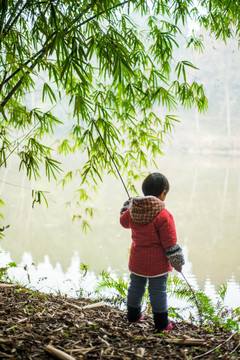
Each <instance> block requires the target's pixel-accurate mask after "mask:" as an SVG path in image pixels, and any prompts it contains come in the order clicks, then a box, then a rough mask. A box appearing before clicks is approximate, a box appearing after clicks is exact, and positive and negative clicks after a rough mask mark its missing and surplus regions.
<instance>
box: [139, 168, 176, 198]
mask: <svg viewBox="0 0 240 360" xmlns="http://www.w3.org/2000/svg"><path fill="white" fill-rule="evenodd" d="M169 189H170V185H169V182H168V179H167V178H166V177H165V176H164V175H163V174H160V173H157V172H155V173H152V174H149V175H148V176H147V177H146V179H145V180H144V181H143V183H142V191H143V194H144V195H145V196H147V195H152V196H156V197H158V196H159V195H161V194H162V192H163V191H164V190H165V191H166V193H168V191H169Z"/></svg>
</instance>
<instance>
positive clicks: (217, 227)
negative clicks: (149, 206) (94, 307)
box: [0, 154, 240, 299]
mask: <svg viewBox="0 0 240 360" xmlns="http://www.w3.org/2000/svg"><path fill="white" fill-rule="evenodd" d="M158 167H159V170H160V171H162V172H163V173H165V174H166V175H167V177H168V178H169V181H170V185H171V189H170V192H169V194H168V197H167V199H166V204H167V207H168V209H169V210H170V211H171V212H172V214H173V215H174V218H175V222H176V227H177V233H178V238H179V243H180V244H181V245H182V246H183V247H184V249H185V254H186V257H187V264H188V265H187V268H186V270H185V271H186V272H187V274H188V275H189V276H192V279H193V278H194V279H196V282H197V284H198V285H199V286H200V287H202V288H203V287H204V286H206V284H207V282H208V281H210V283H211V284H212V285H214V286H216V285H220V284H222V283H225V282H228V283H229V284H230V285H231V286H232V287H234V286H235V290H234V291H235V294H236V289H237V291H238V293H240V291H239V285H238V284H239V282H240V263H239V253H240V242H239V238H238V236H239V233H240V222H239V217H240V205H239V198H240V197H239V195H240V187H239V184H240V181H239V180H240V179H239V177H240V169H239V158H238V157H233V158H231V157H222V156H221V157H220V156H219V157H218V156H206V155H203V156H191V155H186V156H185V155H176V154H169V155H166V156H165V157H162V158H160V159H159V161H158ZM153 170H154V169H153ZM1 174H3V170H2V171H1ZM1 180H3V181H4V182H1V183H0V191H1V194H0V196H1V198H2V199H3V200H4V202H5V203H6V207H5V208H4V216H5V222H4V223H5V224H10V228H9V229H7V230H6V231H5V237H4V239H3V240H2V241H1V248H2V249H3V250H4V253H5V254H6V253H7V254H9V256H10V257H11V259H12V260H14V261H15V262H17V263H18V264H22V265H23V262H24V257H23V255H24V254H25V253H29V254H31V259H32V261H33V262H34V263H35V265H36V266H38V265H39V264H45V265H46V256H47V257H48V259H49V263H50V264H51V267H52V268H55V267H56V266H60V267H61V271H62V272H63V273H66V272H67V271H68V270H69V268H71V264H72V261H73V259H74V257H75V256H76V254H77V256H79V259H80V262H83V263H85V264H87V265H88V266H89V267H90V269H91V271H93V272H95V273H97V272H99V271H101V270H103V269H108V268H111V269H112V271H114V272H115V273H117V274H119V275H120V274H121V275H122V274H124V273H126V272H127V261H128V249H129V247H130V233H129V231H127V230H125V229H122V228H121V227H120V225H119V209H120V207H121V205H122V203H123V201H125V197H126V195H125V192H124V189H123V188H122V185H121V183H120V182H119V181H118V180H117V179H115V178H113V177H111V176H105V178H104V183H103V186H102V187H101V189H100V191H99V194H98V195H96V196H95V198H94V205H95V206H96V207H97V208H98V210H99V214H98V215H96V216H95V218H94V219H93V221H92V226H93V231H92V232H88V233H87V234H83V233H82V232H81V229H80V226H79V224H78V222H77V221H76V222H74V223H73V222H72V215H73V213H74V210H75V209H73V208H67V207H66V206H65V201H66V200H68V199H69V196H70V195H71V194H70V192H71V191H72V190H71V191H70V190H69V191H66V192H63V191H62V189H60V188H55V186H53V185H50V184H48V183H46V182H44V181H43V180H42V182H41V183H39V184H38V187H39V188H42V189H43V188H45V189H48V190H49V191H50V192H51V200H50V201H49V208H46V206H45V205H44V204H43V205H41V206H38V205H36V206H35V208H34V209H32V206H31V205H32V199H31V188H32V186H33V184H31V183H30V182H29V181H28V180H27V179H26V178H25V177H24V176H22V175H20V176H19V174H17V175H16V172H15V167H14V166H10V168H9V169H8V170H7V171H5V173H4V175H2V177H1ZM10 183H11V184H14V185H15V186H13V185H10ZM16 185H18V186H19V187H18V186H16ZM137 187H138V189H139V192H140V183H139V184H137ZM2 256H3V254H2ZM2 259H3V258H2ZM0 261H1V260H0ZM1 262H3V260H2V261H1ZM58 264H59V265H58ZM1 265H2V264H1ZM45 265H44V266H45ZM41 266H42V270H43V265H41ZM46 268H48V273H49V274H50V273H51V271H52V270H51V269H50V268H49V267H47V266H46ZM75 268H76V266H75ZM71 276H72V275H71ZM71 276H70V277H71ZM238 296H239V295H238ZM238 299H239V297H238Z"/></svg>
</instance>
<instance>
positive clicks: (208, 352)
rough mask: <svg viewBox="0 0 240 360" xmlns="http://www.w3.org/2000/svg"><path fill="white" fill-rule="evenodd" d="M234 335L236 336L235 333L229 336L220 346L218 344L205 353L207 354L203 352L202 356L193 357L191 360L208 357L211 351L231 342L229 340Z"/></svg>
mask: <svg viewBox="0 0 240 360" xmlns="http://www.w3.org/2000/svg"><path fill="white" fill-rule="evenodd" d="M236 334H237V332H235V333H233V334H231V336H229V338H228V339H226V340H224V341H223V342H222V343H221V344H219V345H218V346H216V347H215V348H213V349H211V350H209V351H207V352H205V353H203V354H200V355H197V356H194V357H193V359H199V358H201V357H203V356H205V355H208V354H210V353H212V352H213V351H215V350H217V349H219V348H220V347H221V346H222V345H223V344H224V343H226V342H228V341H229V340H231V338H232V337H233V336H234V335H236Z"/></svg>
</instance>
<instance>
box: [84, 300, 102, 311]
mask: <svg viewBox="0 0 240 360" xmlns="http://www.w3.org/2000/svg"><path fill="white" fill-rule="evenodd" d="M105 305H106V303H105V302H104V301H100V302H97V303H94V304H90V305H86V306H83V308H82V309H83V310H88V309H94V308H97V307H101V306H105Z"/></svg>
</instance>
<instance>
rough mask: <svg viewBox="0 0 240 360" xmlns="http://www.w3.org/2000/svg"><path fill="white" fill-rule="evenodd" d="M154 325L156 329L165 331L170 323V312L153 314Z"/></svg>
mask: <svg viewBox="0 0 240 360" xmlns="http://www.w3.org/2000/svg"><path fill="white" fill-rule="evenodd" d="M153 319H154V325H155V329H158V330H164V329H165V328H166V327H167V326H168V324H169V322H168V312H167V311H166V312H163V313H153Z"/></svg>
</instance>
